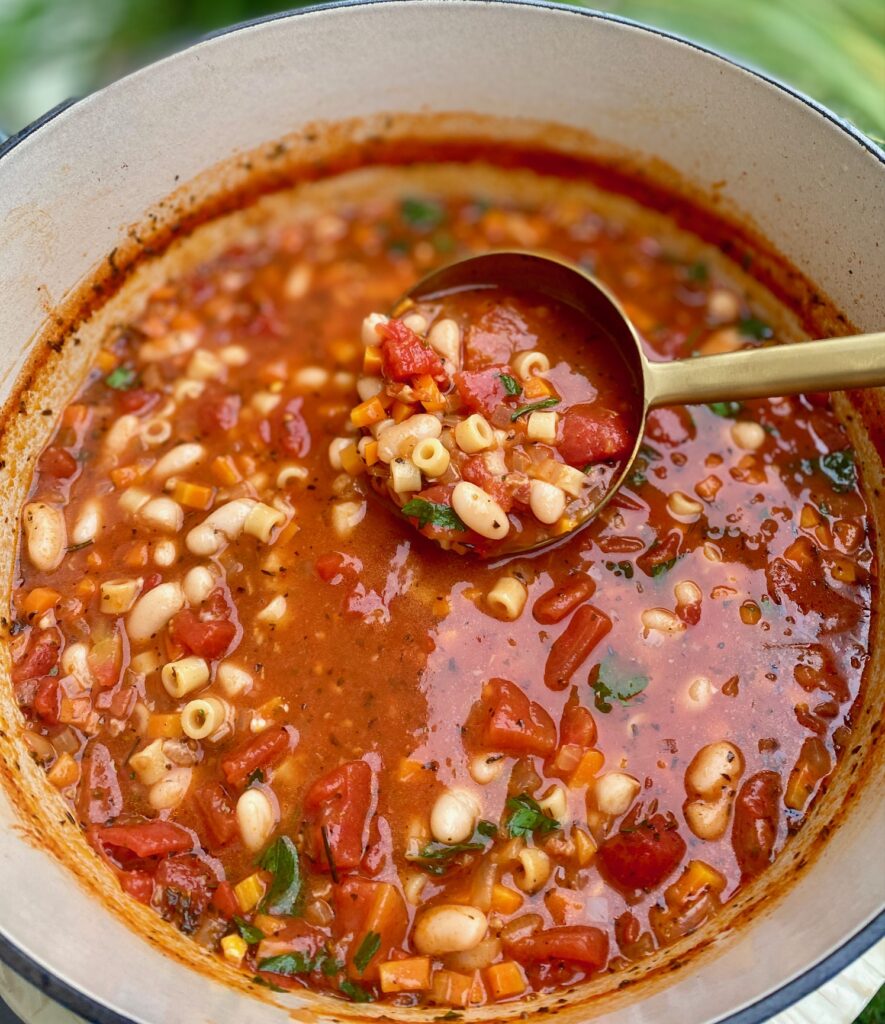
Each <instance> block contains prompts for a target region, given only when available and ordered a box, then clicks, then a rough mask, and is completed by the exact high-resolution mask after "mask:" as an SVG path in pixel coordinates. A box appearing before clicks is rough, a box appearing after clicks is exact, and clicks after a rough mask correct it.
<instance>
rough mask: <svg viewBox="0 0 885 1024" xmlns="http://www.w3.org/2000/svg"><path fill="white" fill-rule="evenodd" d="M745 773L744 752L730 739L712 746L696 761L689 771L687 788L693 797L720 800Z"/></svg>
mask: <svg viewBox="0 0 885 1024" xmlns="http://www.w3.org/2000/svg"><path fill="white" fill-rule="evenodd" d="M743 771H744V757H743V754H742V753H741V752H740V749H739V748H738V747H736V746H735V745H734V744H733V743H729V742H728V741H727V740H720V741H719V742H717V743H708V744H707V746H705V747H701V749H700V750H699V751H698V752H697V753H696V754H695V756H694V757H693V758H692V760H691V763H690V764H689V766H688V768H686V770H685V788H686V791H687V792H688V795H689V796H692V797H701V798H702V799H704V800H718V799H719V798H720V796H722V795H723V794H726V793H727V792H728V790H729V789H733V788H734V786H735V784H736V783H737V780H738V779H739V778H740V777H741V775H742V774H743Z"/></svg>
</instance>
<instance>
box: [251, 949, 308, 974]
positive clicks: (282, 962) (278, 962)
mask: <svg viewBox="0 0 885 1024" xmlns="http://www.w3.org/2000/svg"><path fill="white" fill-rule="evenodd" d="M321 962H322V961H321V960H320V959H319V958H318V959H316V960H314V959H313V958H312V957H309V956H305V955H304V953H280V954H279V955H278V956H268V957H265V958H264V959H263V960H259V962H258V970H259V971H266V972H267V973H268V974H282V975H284V976H285V977H287V978H291V977H294V976H295V975H296V974H310V973H311V972H312V971H315V970H316V969H317V968H318V967H319V966H320V965H321Z"/></svg>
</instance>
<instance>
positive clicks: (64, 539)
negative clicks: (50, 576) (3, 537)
mask: <svg viewBox="0 0 885 1024" xmlns="http://www.w3.org/2000/svg"><path fill="white" fill-rule="evenodd" d="M22 523H23V526H24V530H25V540H26V542H27V549H28V558H30V560H31V564H32V565H33V566H34V568H35V569H36V570H37V571H38V572H52V571H53V570H54V569H57V568H58V567H59V566H60V565H61V561H62V559H63V558H64V556H65V550H66V548H67V544H68V530H67V526H66V525H65V517H64V515H63V513H62V511H61V509H57V508H54V507H53V506H52V505H47V504H46V502H45V501H32V502H29V503H28V504H27V505H25V507H24V511H23V512H22Z"/></svg>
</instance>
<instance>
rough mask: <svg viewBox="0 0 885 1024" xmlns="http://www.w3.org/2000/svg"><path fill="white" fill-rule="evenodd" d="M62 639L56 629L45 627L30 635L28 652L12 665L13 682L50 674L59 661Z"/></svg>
mask: <svg viewBox="0 0 885 1024" xmlns="http://www.w3.org/2000/svg"><path fill="white" fill-rule="evenodd" d="M60 647H61V641H60V640H59V636H58V633H56V632H55V630H51V629H44V630H41V631H40V632H34V633H32V634H31V636H30V642H29V644H28V648H27V653H26V654H25V656H24V657H23V658H22V659H21V661H18V662H17V663H16V664H15V665H13V666H12V679H13V682H16V683H20V682H24V680H26V679H36V678H37V677H38V676H45V675H49V673H50V672H51V671H52V669H53V668H55V666H56V664H57V663H58V656H59V648H60Z"/></svg>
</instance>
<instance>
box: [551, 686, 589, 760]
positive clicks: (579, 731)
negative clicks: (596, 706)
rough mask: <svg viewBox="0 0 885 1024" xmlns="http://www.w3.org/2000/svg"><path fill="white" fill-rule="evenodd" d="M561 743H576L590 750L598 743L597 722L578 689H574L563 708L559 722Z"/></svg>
mask: <svg viewBox="0 0 885 1024" xmlns="http://www.w3.org/2000/svg"><path fill="white" fill-rule="evenodd" d="M559 742H560V744H566V743H574V744H575V745H576V746H578V747H583V748H584V749H585V750H589V749H590V748H591V747H593V746H595V745H596V722H595V721H594V720H593V715H592V714H590V712H589V710H588V709H587V708H585V707H584V706H583V704H581V702H580V701H579V700H578V693H577V690H574V691H572V694H571V696H570V697H569V699H568V700H567V701H566V705H565V707H564V708H563V709H562V718H561V719H560V722H559Z"/></svg>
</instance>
